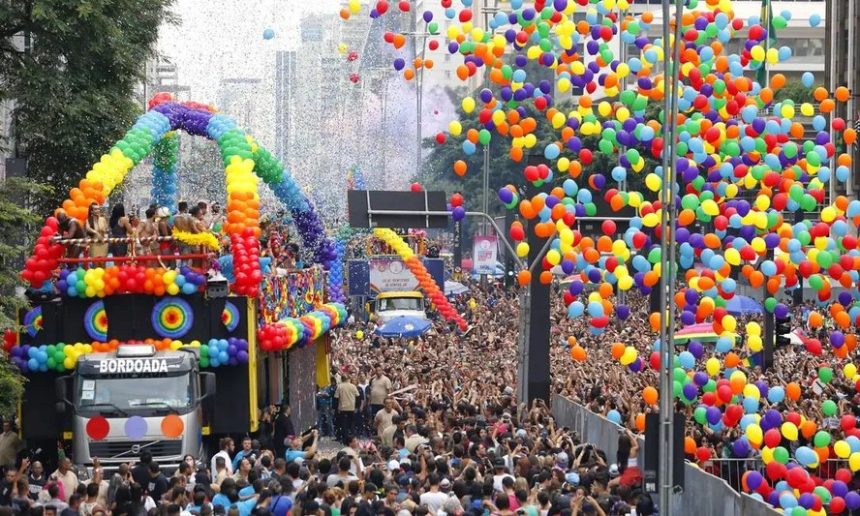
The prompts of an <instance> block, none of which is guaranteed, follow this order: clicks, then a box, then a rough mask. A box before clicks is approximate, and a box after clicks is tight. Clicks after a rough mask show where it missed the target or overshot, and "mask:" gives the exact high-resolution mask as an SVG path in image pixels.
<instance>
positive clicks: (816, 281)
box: [809, 274, 824, 290]
mask: <svg viewBox="0 0 860 516" xmlns="http://www.w3.org/2000/svg"><path fill="white" fill-rule="evenodd" d="M809 286H810V287H812V289H813V290H821V288H822V287H823V286H824V280H822V279H821V276H819V275H818V274H814V275H812V276H810V277H809Z"/></svg>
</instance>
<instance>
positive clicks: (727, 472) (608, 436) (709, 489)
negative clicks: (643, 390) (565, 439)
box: [552, 396, 780, 516]
mask: <svg viewBox="0 0 860 516" xmlns="http://www.w3.org/2000/svg"><path fill="white" fill-rule="evenodd" d="M552 411H553V415H554V416H555V419H556V424H557V425H559V426H567V427H570V429H571V430H574V431H576V432H578V433H579V436H580V439H581V440H582V441H583V442H590V443H593V444H595V445H596V446H597V447H598V448H601V449H603V450H604V451H605V452H606V456H607V459H608V462H609V463H610V464H611V463H613V462H615V454H616V452H617V451H618V428H619V427H618V425H616V424H615V423H613V422H612V421H609V420H608V419H606V418H604V417H603V416H601V415H599V414H595V413H594V412H592V411H590V410H589V409H588V408H587V407H584V406H582V405H580V404H578V403H576V402H574V401H571V400H569V399H567V398H565V397H563V396H553V398H552ZM644 448H645V447H644V446H642V445H640V447H639V450H640V453H639V464H640V466H641V465H644V463H645V461H644V458H643V455H644V454H643V450H644ZM708 463H710V464H708ZM704 467H705V468H706V469H708V470H709V471H713V472H714V473H718V474H720V475H724V477H723V478H719V477H717V476H715V475H712V474H710V473H709V472H707V471H703V470H702V469H700V468H699V467H698V466H696V465H695V464H690V463H687V464H685V465H684V491H683V492H682V493H679V494H678V495H677V497H676V499H675V504H674V506H673V511H672V516H689V515H696V516H775V515H777V514H780V513H779V512H777V511H776V510H775V509H773V508H772V507H771V506H770V505H768V504H766V503H764V502H761V501H759V500H756V499H755V498H753V497H752V496H750V495H748V494H746V493H740V492H739V490H738V489H739V488H740V483H741V476H742V475H743V472H744V471H747V470H749V469H759V468H760V467H761V462H760V461H759V460H757V459H712V460H710V461H708V462H707V463H705V465H704ZM727 480H728V481H727ZM733 486H737V488H738V489H735V488H734V487H733Z"/></svg>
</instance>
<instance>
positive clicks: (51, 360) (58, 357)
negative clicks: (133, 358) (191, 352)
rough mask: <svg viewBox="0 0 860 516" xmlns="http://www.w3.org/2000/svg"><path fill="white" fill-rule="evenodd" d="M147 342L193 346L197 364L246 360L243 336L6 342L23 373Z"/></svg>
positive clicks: (68, 366)
mask: <svg viewBox="0 0 860 516" xmlns="http://www.w3.org/2000/svg"><path fill="white" fill-rule="evenodd" d="M128 344H134V345H137V344H148V345H152V346H155V349H156V350H157V351H168V350H174V351H175V350H178V349H180V348H194V349H197V350H199V360H200V367H219V366H222V365H239V364H246V363H248V341H247V340H245V339H237V338H232V337H231V338H229V339H210V340H209V341H208V343H207V344H202V345H201V343H200V341H198V340H192V341H190V342H182V341H179V340H172V339H145V340H129V341H127V342H120V341H118V340H115V339H114V340H109V341H107V342H77V343H74V344H66V343H62V342H60V343H57V344H43V345H41V346H29V345H26V344H25V345H21V346H17V345H16V346H9V347H8V348H7V349H6V350H7V352H8V353H9V357H10V361H11V362H12V364H13V365H15V366H16V367H18V369H20V370H21V372H23V373H37V372H42V373H44V372H47V371H56V372H59V373H62V372H65V371H70V370H72V369H74V368H75V366H76V364H77V362H78V358H80V357H81V356H83V355H87V354H90V353H110V352H114V351H116V350H117V347H118V346H120V345H128Z"/></svg>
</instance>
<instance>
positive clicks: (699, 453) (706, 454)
mask: <svg viewBox="0 0 860 516" xmlns="http://www.w3.org/2000/svg"><path fill="white" fill-rule="evenodd" d="M696 458H697V459H698V460H699V461H700V462H705V461H706V460H708V459H710V458H711V450H710V448H707V447H705V446H699V447H698V448H696Z"/></svg>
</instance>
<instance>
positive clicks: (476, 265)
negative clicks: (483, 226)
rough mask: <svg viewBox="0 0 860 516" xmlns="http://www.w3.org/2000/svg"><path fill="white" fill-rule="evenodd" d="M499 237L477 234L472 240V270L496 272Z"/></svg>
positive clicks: (482, 272) (487, 272) (485, 272)
mask: <svg viewBox="0 0 860 516" xmlns="http://www.w3.org/2000/svg"><path fill="white" fill-rule="evenodd" d="M498 243H499V239H498V238H497V237H496V236H489V235H485V236H475V238H474V240H472V272H474V273H475V274H494V273H495V272H496V260H497V259H498V250H499V245H498Z"/></svg>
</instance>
